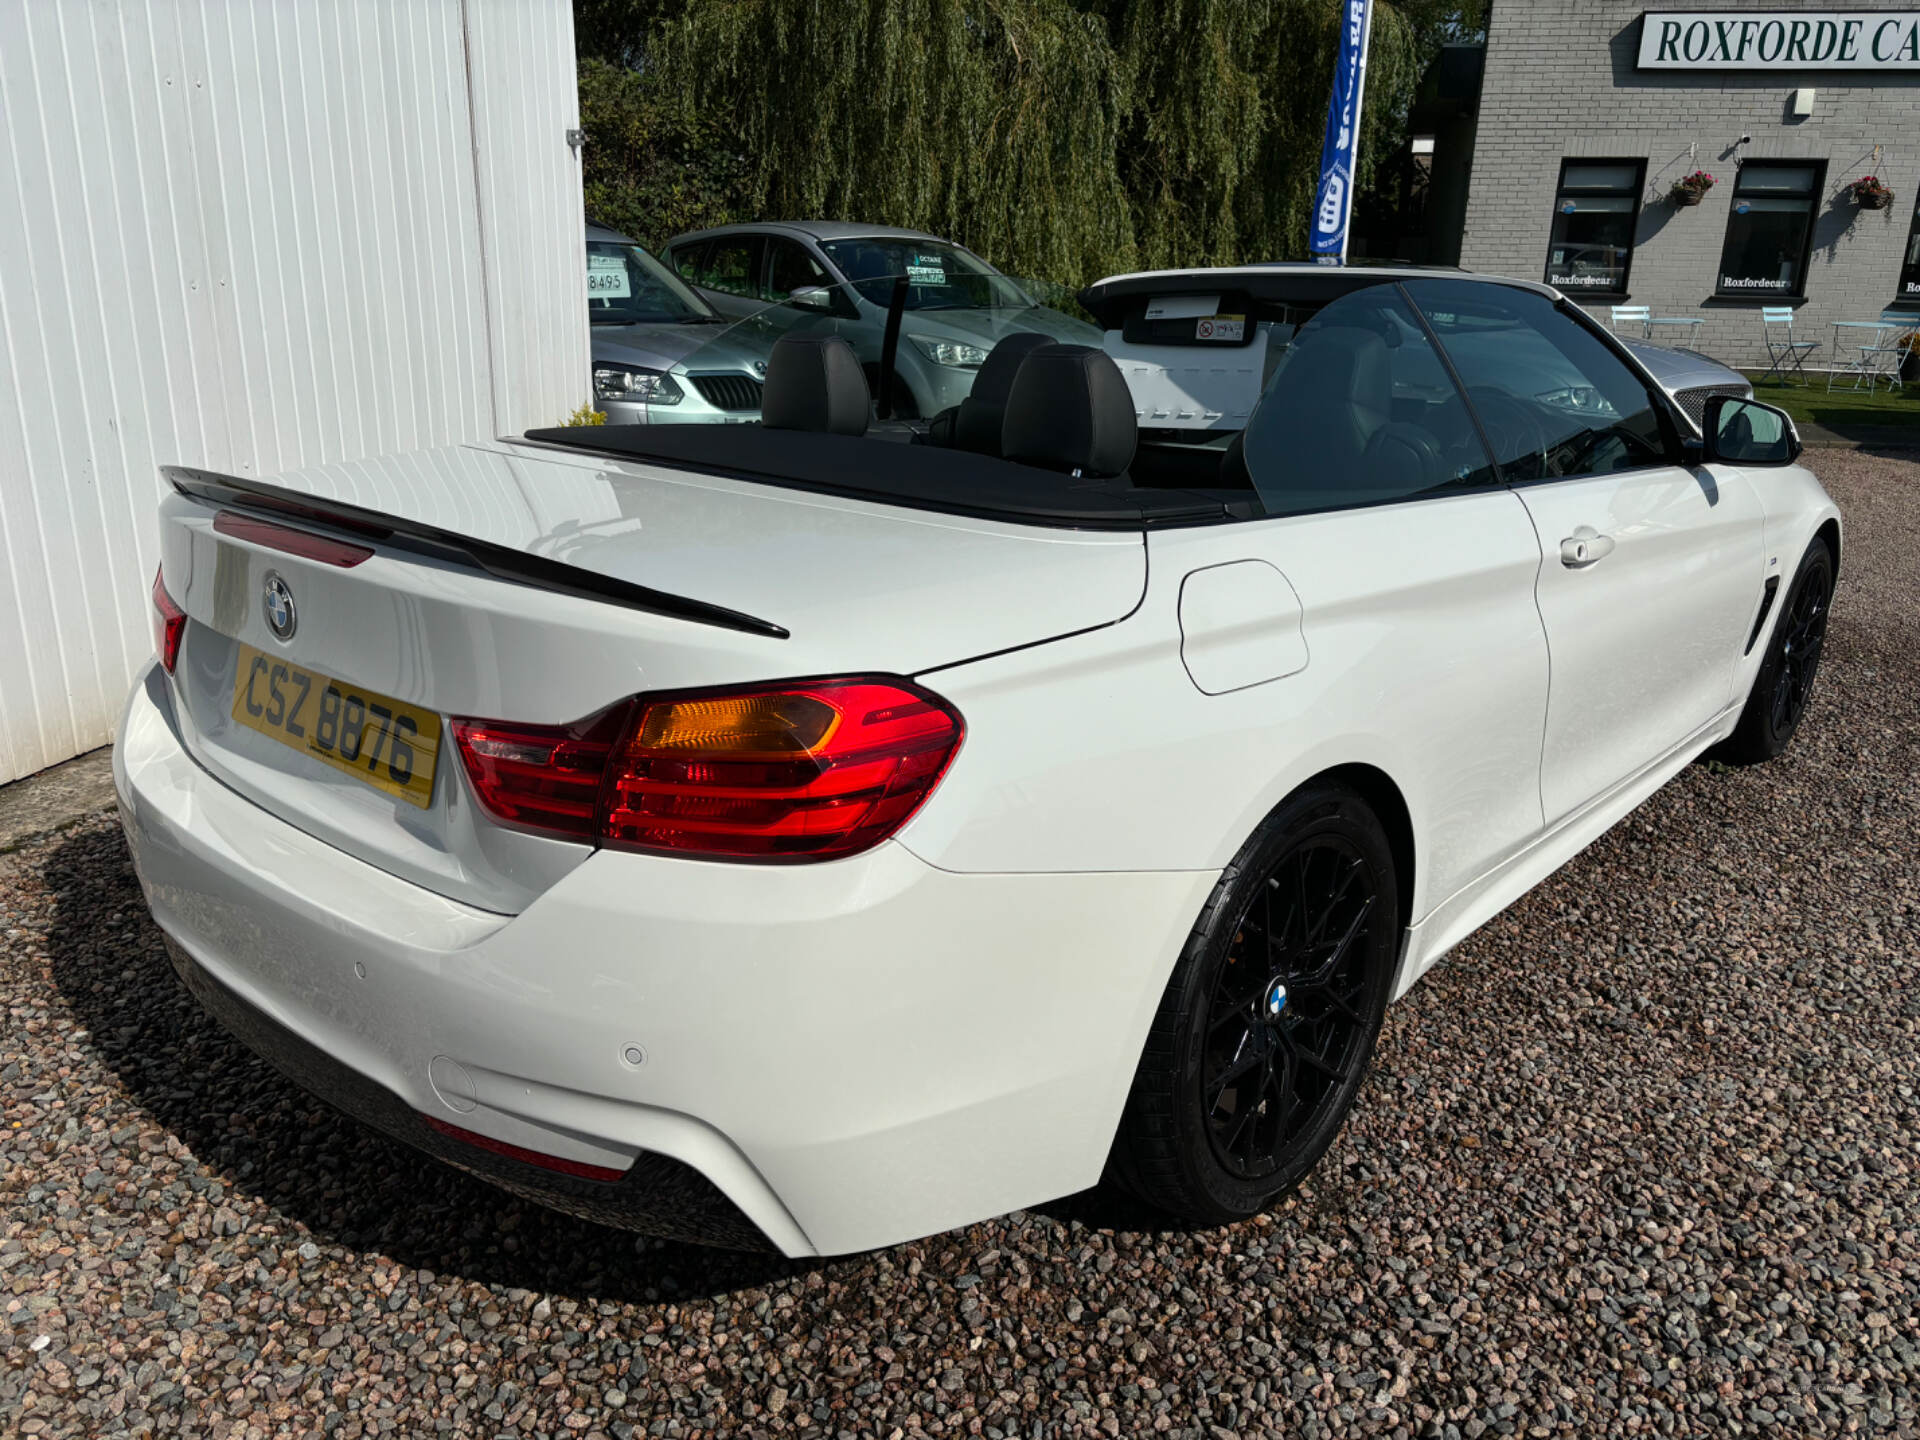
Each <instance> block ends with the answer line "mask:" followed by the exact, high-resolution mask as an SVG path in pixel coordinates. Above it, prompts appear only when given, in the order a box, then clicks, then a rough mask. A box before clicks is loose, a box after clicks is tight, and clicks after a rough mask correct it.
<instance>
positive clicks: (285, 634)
mask: <svg viewBox="0 0 1920 1440" xmlns="http://www.w3.org/2000/svg"><path fill="white" fill-rule="evenodd" d="M260 608H261V609H262V610H263V611H264V612H265V613H266V617H267V628H268V629H269V630H271V631H273V635H274V638H275V639H276V640H291V639H292V638H293V632H294V630H295V629H296V628H297V627H298V626H299V624H300V615H299V612H298V611H296V610H295V609H294V608H293V591H292V590H291V589H289V588H288V586H287V582H286V581H284V580H282V579H281V578H280V577H279V576H278V575H276V574H275V573H274V572H273V571H271V570H269V571H268V572H267V584H266V588H265V591H264V592H263V593H262V595H261V597H260Z"/></svg>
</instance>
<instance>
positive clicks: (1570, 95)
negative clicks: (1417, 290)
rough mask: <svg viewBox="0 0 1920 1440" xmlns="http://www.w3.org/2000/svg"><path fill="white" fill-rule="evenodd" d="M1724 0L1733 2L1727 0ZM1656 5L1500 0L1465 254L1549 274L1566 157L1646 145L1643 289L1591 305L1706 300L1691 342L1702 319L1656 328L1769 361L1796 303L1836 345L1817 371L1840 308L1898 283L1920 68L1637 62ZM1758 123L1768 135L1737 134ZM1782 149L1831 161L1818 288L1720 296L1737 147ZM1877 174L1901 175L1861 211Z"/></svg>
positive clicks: (1847, 309) (1810, 331)
mask: <svg viewBox="0 0 1920 1440" xmlns="http://www.w3.org/2000/svg"><path fill="white" fill-rule="evenodd" d="M1714 5H1715V7H1716V8H1735V7H1734V6H1733V5H1731V4H1729V3H1728V0H1714ZM1646 8H1647V6H1646V5H1645V4H1644V3H1641V0H1493V4H1492V14H1491V16H1490V19H1489V23H1488V32H1487V62H1486V80H1485V84H1484V86H1483V88H1482V91H1481V100H1480V117H1479V129H1478V134H1477V136H1476V138H1475V142H1474V155H1473V178H1472V182H1471V186H1470V189H1469V192H1468V200H1467V219H1466V234H1465V238H1464V244H1463V248H1462V256H1461V263H1462V264H1463V265H1465V266H1466V267H1467V268H1468V269H1471V270H1478V271H1483V272H1487V273H1491V274H1499V275H1513V276H1517V277H1520V278H1523V279H1529V280H1539V279H1541V278H1542V277H1543V276H1544V274H1545V267H1546V261H1547V249H1548V240H1549V236H1550V234H1551V230H1552V225H1553V207H1554V198H1555V191H1556V187H1557V186H1558V183H1559V178H1560V162H1561V159H1562V158H1563V157H1573V158H1577V157H1593V158H1602V157H1604V158H1609V159H1613V158H1620V159H1633V158H1639V157H1644V159H1645V161H1646V183H1645V187H1644V190H1643V192H1642V206H1641V211H1640V215H1639V220H1638V226H1637V231H1636V234H1635V237H1634V254H1633V260H1632V267H1631V270H1630V272H1629V276H1628V287H1629V291H1630V295H1629V297H1628V298H1627V299H1626V300H1624V301H1623V300H1617V299H1614V298H1613V297H1609V298H1608V299H1606V300H1604V301H1597V302H1593V303H1590V304H1588V305H1587V308H1588V309H1589V310H1590V311H1591V312H1592V313H1594V314H1595V315H1596V316H1598V317H1599V318H1600V319H1601V321H1602V322H1605V321H1606V320H1607V318H1608V315H1607V310H1608V306H1609V305H1611V304H1619V303H1626V304H1633V305H1648V306H1651V307H1652V309H1653V312H1654V313H1655V314H1656V315H1697V316H1699V317H1700V318H1701V319H1702V320H1703V321H1705V324H1703V325H1702V326H1701V327H1700V328H1699V329H1698V330H1697V331H1695V332H1693V334H1694V336H1695V338H1694V339H1692V340H1690V341H1685V342H1682V341H1681V340H1680V337H1681V336H1683V335H1685V334H1687V333H1688V332H1685V331H1682V330H1678V329H1675V330H1667V331H1661V330H1656V331H1655V335H1654V338H1655V339H1656V340H1659V341H1662V342H1663V343H1689V344H1692V345H1694V346H1696V347H1697V348H1699V349H1701V350H1705V351H1706V352H1707V353H1709V354H1711V355H1714V356H1716V357H1717V358H1719V359H1721V360H1723V361H1726V362H1727V363H1729V364H1737V365H1741V366H1752V365H1756V364H1762V365H1763V364H1765V350H1764V347H1763V345H1762V343H1761V331H1760V315H1759V311H1760V307H1761V305H1762V304H1776V305H1777V304H1792V305H1793V306H1794V307H1795V319H1794V329H1795V337H1796V338H1797V339H1803V340H1818V341H1819V342H1820V348H1819V349H1818V350H1817V351H1815V352H1814V354H1813V356H1812V357H1811V358H1810V359H1809V361H1808V362H1807V363H1808V368H1809V369H1811V368H1813V367H1814V366H1816V365H1820V366H1824V365H1826V364H1828V363H1829V359H1830V356H1831V354H1832V349H1833V343H1834V331H1833V329H1832V322H1833V321H1835V320H1843V319H1844V320H1870V319H1873V318H1876V317H1877V316H1879V315H1880V313H1881V312H1882V311H1883V310H1885V309H1886V308H1887V307H1888V305H1889V304H1890V303H1891V302H1892V301H1893V299H1894V297H1895V290H1896V282H1897V280H1898V277H1899V274H1900V265H1901V258H1902V255H1903V254H1904V252H1905V249H1906V243H1907V234H1908V229H1909V226H1910V225H1911V224H1912V221H1913V216H1914V201H1915V196H1916V193H1920V75H1915V74H1912V73H1904V74H1902V73H1889V72H1878V73H1861V72H1848V71H1831V70H1829V71H1809V72H1806V73H1804V74H1802V73H1796V72H1790V71H1747V72H1737V73H1726V72H1719V73H1716V72H1709V71H1688V72H1650V73H1645V74H1643V73H1641V72H1639V71H1637V70H1636V69H1635V61H1636V58H1637V56H1638V54H1639V44H1640V16H1641V14H1642V12H1643V11H1644V10H1645V9H1646ZM1672 8H1681V7H1680V6H1678V5H1676V6H1674V7H1672ZM1738 8H1739V9H1741V10H1743V11H1755V10H1763V9H1765V10H1774V11H1780V10H1813V9H1829V10H1830V9H1834V8H1836V6H1835V5H1834V4H1833V3H1832V0H1815V3H1807V0H1753V3H1744V0H1743V3H1741V4H1739V6H1738ZM1803 86H1811V87H1813V88H1814V89H1815V90H1816V91H1817V94H1816V97H1815V101H1814V110H1813V114H1812V115H1811V116H1810V117H1808V118H1805V119H1795V118H1794V117H1793V116H1791V115H1790V114H1789V110H1790V107H1791V103H1792V96H1793V92H1794V90H1795V89H1797V88H1800V87H1803ZM1742 135H1751V136H1752V137H1753V139H1752V142H1751V143H1750V144H1747V145H1736V142H1737V141H1738V140H1739V139H1740V137H1741V136H1742ZM1876 146H1878V147H1880V148H1879V154H1878V157H1877V158H1876V156H1875V147H1876ZM1774 158H1779V159H1805V160H1823V161H1825V162H1826V165H1827V171H1826V178H1825V181H1824V185H1823V193H1821V194H1820V195H1819V197H1818V198H1817V201H1816V203H1815V207H1814V217H1815V218H1814V231H1813V252H1812V257H1811V259H1810V261H1809V264H1808V269H1807V277H1806V283H1805V287H1804V288H1805V298H1804V299H1799V300H1782V299H1779V298H1772V297H1769V298H1761V297H1754V298H1742V299H1722V298H1716V297H1715V296H1714V287H1715V282H1716V279H1717V275H1718V269H1719V264H1720V254H1721V246H1722V242H1723V241H1724V240H1725V238H1726V233H1727V220H1728V217H1729V214H1730V212H1731V209H1732V204H1733V179H1734V175H1735V171H1736V169H1737V168H1738V163H1737V162H1738V161H1739V160H1743V159H1774ZM1696 169H1702V170H1707V171H1709V172H1711V173H1712V174H1713V176H1714V178H1715V180H1716V181H1717V182H1718V183H1717V184H1716V185H1715V186H1714V188H1713V189H1712V190H1710V191H1708V192H1707V196H1706V199H1705V200H1704V202H1703V203H1702V204H1700V205H1699V206H1698V207H1695V208H1691V209H1683V208H1678V207H1675V206H1674V205H1673V204H1672V203H1671V202H1669V201H1668V200H1667V199H1666V192H1667V189H1668V187H1669V186H1670V185H1672V183H1673V182H1674V181H1675V180H1677V179H1678V178H1680V177H1681V176H1682V175H1685V174H1688V173H1689V172H1691V171H1693V170H1696ZM1869 173H1872V174H1877V175H1879V176H1880V177H1881V179H1882V180H1884V181H1886V182H1887V183H1888V184H1889V185H1890V186H1891V187H1892V188H1893V190H1894V192H1895V198H1894V202H1893V204H1892V205H1891V206H1890V207H1889V208H1887V209H1885V210H1879V211H1868V210H1862V209H1860V208H1859V207H1858V206H1857V205H1855V204H1854V202H1853V200H1852V198H1851V197H1850V196H1849V195H1847V194H1846V193H1845V191H1844V187H1845V186H1846V185H1847V183H1848V182H1849V181H1851V180H1853V179H1855V178H1856V177H1858V176H1860V175H1863V174H1869ZM1576 298H1578V297H1576ZM1583 303H1584V302H1583ZM1851 343H1858V341H1857V340H1855V341H1852V342H1851Z"/></svg>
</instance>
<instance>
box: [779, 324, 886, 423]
mask: <svg viewBox="0 0 1920 1440" xmlns="http://www.w3.org/2000/svg"><path fill="white" fill-rule="evenodd" d="M872 414H873V395H872V393H871V392H870V391H869V390H868V389H867V377H866V374H865V373H864V372H863V371H862V370H861V369H860V360H859V358H858V357H857V356H856V355H855V354H854V353H853V347H852V346H851V345H849V344H848V343H847V342H846V341H845V340H843V339H842V338H841V337H840V336H838V335H782V336H781V337H780V339H779V340H778V341H777V342H775V344H774V347H773V353H772V354H771V355H769V356H768V357H767V382H766V386H765V388H764V389H763V390H762V391H761V394H760V424H761V426H762V427H763V428H764V429H768V430H814V431H824V432H826V433H827V434H830V435H864V434H866V433H867V421H868V420H869V419H870V418H871V416H872Z"/></svg>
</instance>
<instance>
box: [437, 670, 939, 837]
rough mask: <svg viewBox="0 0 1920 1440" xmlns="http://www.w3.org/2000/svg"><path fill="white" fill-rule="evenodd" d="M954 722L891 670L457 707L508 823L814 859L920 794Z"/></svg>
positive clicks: (491, 805)
mask: <svg viewBox="0 0 1920 1440" xmlns="http://www.w3.org/2000/svg"><path fill="white" fill-rule="evenodd" d="M965 730H966V727H965V725H964V724H963V723H962V721H961V719H960V716H959V714H958V712H956V711H955V710H954V709H953V707H952V706H950V705H949V704H947V702H946V701H944V700H942V699H940V697H939V696H937V695H934V694H932V693H931V692H929V691H926V690H922V689H920V688H919V687H918V686H916V685H911V684H909V683H907V682H906V681H902V680H885V679H877V678H873V679H869V678H855V679H844V680H820V681H812V682H804V683H799V684H794V685H783V686H777V687H768V688H764V689H739V690H722V691H714V692H711V693H707V694H700V695H679V696H672V697H665V698H654V699H649V698H646V697H641V698H638V699H635V700H629V701H627V702H625V703H623V704H621V705H618V706H615V707H614V708H613V709H612V710H609V711H606V712H605V713H603V714H601V715H597V716H594V717H592V718H591V719H588V720H584V721H581V722H579V723H577V724H575V725H567V726H534V725H512V724H502V723H498V722H495V721H491V720H455V721H454V722H453V734H454V741H455V744H456V745H457V747H458V748H459V751H460V756H461V759H462V761H463V762H464V763H465V765H466V769H467V775H468V778H469V779H470V780H471V781H472V782H473V788H474V792H475V793H476V794H477V795H478V796H479V797H480V802H481V804H483V805H484V806H486V808H487V809H488V810H489V811H490V812H491V813H492V814H493V815H495V816H496V817H498V818H499V819H501V820H504V821H506V822H507V823H508V824H511V825H518V826H521V827H523V828H527V829H532V830H538V831H541V832H543V833H546V834H552V835H562V836H566V837H568V838H571V839H579V840H587V839H592V840H594V841H596V842H597V843H599V844H601V845H605V846H610V847H613V848H616V849H622V850H651V851H664V852H667V853H671V854H680V855H696V856H704V857H707V858H712V859H728V860H789V861H792V860H826V859H832V858H835V857H838V856H841V855H852V854H855V853H856V852H858V851H861V850H866V849H869V848H871V847H872V846H874V845H877V844H879V843H880V842H881V841H882V840H884V839H886V838H887V837H888V836H889V835H891V834H893V833H894V832H895V831H896V830H898V829H899V828H900V827H901V826H902V825H904V824H905V823H906V822H907V820H908V819H909V818H910V817H911V816H912V815H913V813H914V811H916V810H918V809H919V808H920V805H921V804H922V802H924V801H925V800H926V798H927V796H928V795H930V794H931V793H932V792H933V788H934V786H936V785H938V784H939V783H940V777H941V776H942V775H944V774H945V773H946V770H947V766H948V765H949V764H950V763H951V762H952V760H953V756H954V752H955V751H957V750H958V749H959V748H960V741H961V738H962V736H963V735H964V734H965Z"/></svg>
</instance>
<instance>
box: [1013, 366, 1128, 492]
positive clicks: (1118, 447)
mask: <svg viewBox="0 0 1920 1440" xmlns="http://www.w3.org/2000/svg"><path fill="white" fill-rule="evenodd" d="M1139 444H1140V428H1139V422H1138V421H1137V419H1136V418H1135V414H1134V408H1133V395H1132V393H1131V392H1130V391H1129V390H1128V389H1127V382H1126V378H1125V377H1124V376H1122V375H1121V373H1120V367H1119V366H1118V365H1115V364H1114V363H1113V360H1112V359H1111V357H1109V356H1108V355H1107V354H1106V352H1105V351H1102V350H1096V349H1094V348H1093V347H1092V346H1090V345H1053V344H1049V345H1041V346H1038V347H1036V348H1035V349H1033V350H1031V351H1029V352H1028V354H1027V356H1026V358H1025V359H1024V360H1022V361H1021V362H1020V369H1019V370H1018V372H1016V374H1015V375H1014V379H1013V388H1012V390H1011V391H1009V393H1008V395H1007V408H1006V415H1005V417H1004V418H1003V419H1002V421H1001V428H1000V453H1001V455H1002V456H1003V457H1004V458H1005V459H1008V460H1013V461H1017V462H1019V463H1020V464H1022V465H1037V466H1040V467H1042V468H1044V469H1048V470H1064V471H1066V472H1068V473H1069V474H1072V475H1085V476H1090V477H1093V478H1102V479H1104V478H1110V477H1113V476H1120V475H1125V474H1126V472H1127V467H1128V466H1129V465H1131V464H1132V463H1133V455H1134V451H1135V450H1136V449H1137V448H1138V447H1139Z"/></svg>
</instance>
